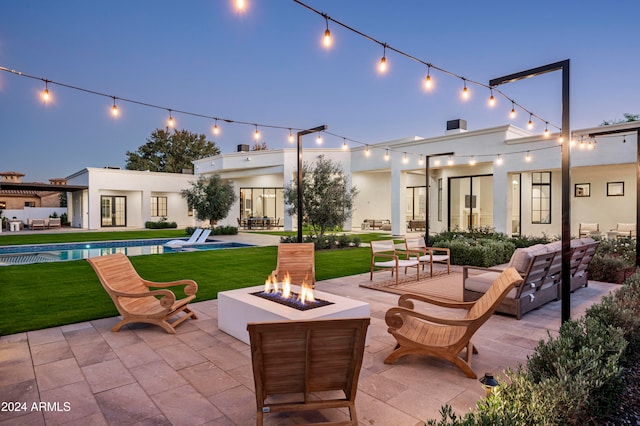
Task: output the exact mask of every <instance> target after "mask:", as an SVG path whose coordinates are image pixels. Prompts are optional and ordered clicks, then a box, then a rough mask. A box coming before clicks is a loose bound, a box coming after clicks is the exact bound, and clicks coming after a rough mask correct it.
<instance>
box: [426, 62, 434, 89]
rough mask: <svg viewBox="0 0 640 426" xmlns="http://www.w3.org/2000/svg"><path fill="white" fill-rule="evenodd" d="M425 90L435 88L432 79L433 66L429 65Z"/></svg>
mask: <svg viewBox="0 0 640 426" xmlns="http://www.w3.org/2000/svg"><path fill="white" fill-rule="evenodd" d="M424 88H425V89H427V90H431V89H432V88H433V80H432V79H431V65H427V76H426V77H425V78H424Z"/></svg>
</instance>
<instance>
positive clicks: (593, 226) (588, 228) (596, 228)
mask: <svg viewBox="0 0 640 426" xmlns="http://www.w3.org/2000/svg"><path fill="white" fill-rule="evenodd" d="M591 235H600V225H598V224H597V223H583V222H580V225H579V226H578V238H582V237H588V236H591Z"/></svg>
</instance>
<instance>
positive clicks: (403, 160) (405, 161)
mask: <svg viewBox="0 0 640 426" xmlns="http://www.w3.org/2000/svg"><path fill="white" fill-rule="evenodd" d="M408 162H409V158H408V157H407V153H406V152H405V153H404V157H402V163H404V164H407V163H408Z"/></svg>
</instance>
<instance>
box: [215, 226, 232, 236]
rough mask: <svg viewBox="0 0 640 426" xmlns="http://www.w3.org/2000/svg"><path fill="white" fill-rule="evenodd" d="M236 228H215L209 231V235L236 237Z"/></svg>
mask: <svg viewBox="0 0 640 426" xmlns="http://www.w3.org/2000/svg"><path fill="white" fill-rule="evenodd" d="M237 234H238V227H237V226H216V227H215V228H213V229H212V230H211V235H237Z"/></svg>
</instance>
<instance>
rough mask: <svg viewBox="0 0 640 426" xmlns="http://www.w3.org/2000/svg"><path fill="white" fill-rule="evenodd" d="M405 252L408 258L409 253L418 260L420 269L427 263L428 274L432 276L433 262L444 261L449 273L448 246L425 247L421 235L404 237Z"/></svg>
mask: <svg viewBox="0 0 640 426" xmlns="http://www.w3.org/2000/svg"><path fill="white" fill-rule="evenodd" d="M404 245H405V252H406V253H407V254H408V256H409V258H411V255H414V256H415V257H414V258H413V259H417V260H418V261H420V264H421V265H422V270H423V271H424V267H425V265H426V264H429V274H430V276H433V263H434V262H435V263H445V264H446V265H447V274H450V273H451V251H450V250H449V249H448V248H442V247H427V244H426V243H425V241H424V238H422V237H416V238H405V239H404Z"/></svg>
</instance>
